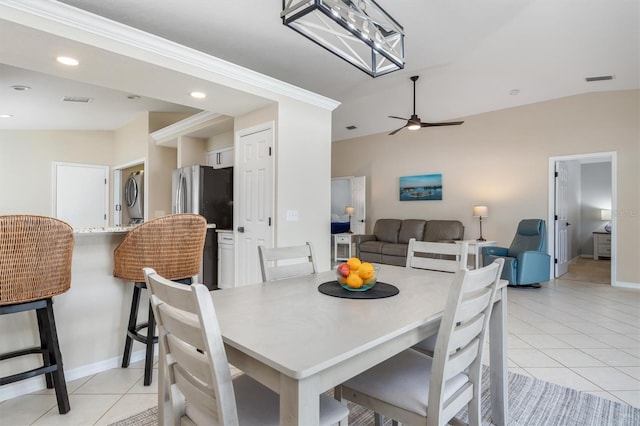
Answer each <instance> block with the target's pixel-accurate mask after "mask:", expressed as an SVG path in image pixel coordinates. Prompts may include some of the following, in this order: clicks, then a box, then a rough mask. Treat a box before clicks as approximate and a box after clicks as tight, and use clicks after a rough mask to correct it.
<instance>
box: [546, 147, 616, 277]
mask: <svg viewBox="0 0 640 426" xmlns="http://www.w3.org/2000/svg"><path fill="white" fill-rule="evenodd" d="M616 176H617V163H616V153H615V152H602V153H591V154H576V155H566V156H560V157H551V158H549V190H548V195H549V203H548V206H549V212H548V223H549V229H548V237H549V250H550V252H551V253H550V254H551V255H552V256H553V258H554V262H553V264H552V265H551V276H552V277H554V278H557V277H560V276H562V275H564V274H566V272H567V266H568V264H569V263H571V264H581V263H585V262H586V261H587V259H589V262H590V263H594V264H595V262H596V261H594V260H590V259H595V257H596V256H597V248H596V249H595V251H594V247H596V246H597V244H594V238H595V241H596V243H597V242H598V235H599V234H605V235H607V237H608V240H609V241H610V262H607V263H608V265H609V266H610V267H609V275H610V283H611V285H615V282H616V240H617V236H616V226H615V225H616V224H615V214H612V215H611V220H610V221H608V220H604V219H602V218H603V217H604V214H605V213H604V212H606V211H609V212H615V211H616V205H617V202H616V200H617V195H616V188H617V184H616ZM607 224H609V225H610V229H611V232H610V233H607V232H606V231H605V229H604V228H605V225H607ZM598 267H599V268H602V267H603V264H599V265H598Z"/></svg>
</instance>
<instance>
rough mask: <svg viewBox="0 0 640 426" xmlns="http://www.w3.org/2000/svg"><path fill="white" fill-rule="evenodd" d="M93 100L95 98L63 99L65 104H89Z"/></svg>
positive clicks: (66, 97)
mask: <svg viewBox="0 0 640 426" xmlns="http://www.w3.org/2000/svg"><path fill="white" fill-rule="evenodd" d="M92 100H93V98H85V97H82V96H65V97H64V98H62V101H63V102H79V103H83V104H86V103H89V102H91V101H92Z"/></svg>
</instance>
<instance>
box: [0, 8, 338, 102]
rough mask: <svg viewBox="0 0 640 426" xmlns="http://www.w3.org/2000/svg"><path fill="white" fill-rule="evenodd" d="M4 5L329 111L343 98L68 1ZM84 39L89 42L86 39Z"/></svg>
mask: <svg viewBox="0 0 640 426" xmlns="http://www.w3.org/2000/svg"><path fill="white" fill-rule="evenodd" d="M0 5H3V6H5V7H8V8H10V9H13V10H15V11H18V12H22V13H26V14H28V15H32V16H35V17H38V18H41V19H44V20H45V21H49V22H53V23H56V24H59V25H62V26H63V27H67V28H70V29H74V30H77V31H81V32H84V33H87V34H91V35H94V36H98V37H101V38H104V39H107V40H110V41H114V42H118V43H121V44H124V45H126V46H129V47H133V48H135V49H139V50H142V51H145V52H150V53H154V54H156V55H158V56H161V57H164V58H166V59H169V60H173V61H177V62H180V63H183V64H186V65H190V66H194V67H198V68H200V69H203V70H206V71H209V72H212V73H215V74H218V75H220V76H222V77H225V78H228V79H230V80H234V81H237V82H239V83H244V84H249V85H251V86H254V87H256V88H259V89H263V90H266V91H269V92H272V93H274V94H277V95H282V96H286V97H289V98H292V99H296V100H298V101H302V102H305V103H308V104H311V105H314V106H317V107H320V108H323V109H327V110H329V111H333V110H334V109H335V108H337V107H338V105H340V102H338V101H336V100H333V99H330V98H327V97H325V96H322V95H319V94H317V93H314V92H311V91H309V90H306V89H302V88H300V87H297V86H294V85H292V84H289V83H286V82H284V81H281V80H277V79H275V78H273V77H269V76H266V75H264V74H261V73H259V72H256V71H253V70H250V69H248V68H245V67H242V66H240V65H236V64H234V63H231V62H228V61H225V60H223V59H220V58H217V57H215V56H212V55H209V54H206V53H203V52H201V51H199V50H195V49H192V48H189V47H186V46H183V45H181V44H178V43H175V42H173V41H170V40H167V39H164V38H161V37H158V36H155V35H153V34H149V33H147V32H144V31H141V30H138V29H136V28H133V27H129V26H127V25H124V24H121V23H119V22H115V21H112V20H110V19H107V18H104V17H102V16H98V15H95V14H93V13H89V12H86V11H84V10H81V9H78V8H75V7H73V6H69V5H67V4H65V3H58V2H54V1H46V0H34V1H29V2H25V1H23V0H0ZM2 19H5V20H11V19H10V18H9V17H8V16H6V14H4V16H2ZM19 23H20V24H23V25H29V23H26V22H24V21H21V22H19ZM37 29H41V30H42V28H37ZM44 31H46V30H44ZM82 42H85V43H86V41H84V40H83V41H82ZM116 53H117V52H116Z"/></svg>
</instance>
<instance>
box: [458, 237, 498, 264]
mask: <svg viewBox="0 0 640 426" xmlns="http://www.w3.org/2000/svg"><path fill="white" fill-rule="evenodd" d="M456 243H469V252H468V253H469V255H473V257H474V260H475V269H478V268H480V267H481V266H482V247H489V246H496V245H497V244H498V242H497V241H478V240H462V241H456Z"/></svg>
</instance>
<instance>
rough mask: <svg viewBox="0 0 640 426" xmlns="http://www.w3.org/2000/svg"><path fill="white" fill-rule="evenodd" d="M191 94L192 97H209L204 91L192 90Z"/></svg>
mask: <svg viewBox="0 0 640 426" xmlns="http://www.w3.org/2000/svg"><path fill="white" fill-rule="evenodd" d="M190 95H191V97H192V98H196V99H204V98H206V97H207V95H206V93H202V92H191V93H190Z"/></svg>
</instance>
